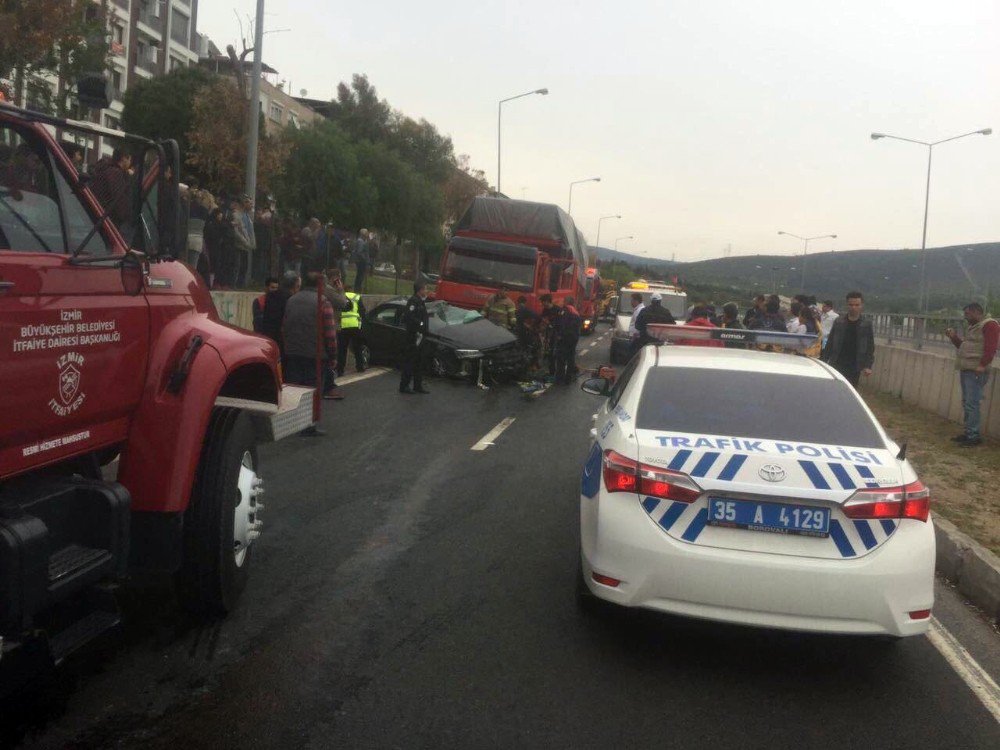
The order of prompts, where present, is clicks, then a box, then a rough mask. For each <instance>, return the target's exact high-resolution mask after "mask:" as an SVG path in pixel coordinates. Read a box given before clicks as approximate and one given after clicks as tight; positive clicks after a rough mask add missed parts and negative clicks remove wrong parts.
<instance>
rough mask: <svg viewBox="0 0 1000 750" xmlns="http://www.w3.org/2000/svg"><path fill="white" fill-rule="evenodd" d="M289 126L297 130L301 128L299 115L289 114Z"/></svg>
mask: <svg viewBox="0 0 1000 750" xmlns="http://www.w3.org/2000/svg"><path fill="white" fill-rule="evenodd" d="M288 124H289V125H291V126H292V127H293V128H297V127H298V126H299V118H298V115H296V114H295V113H294V112H289V113H288Z"/></svg>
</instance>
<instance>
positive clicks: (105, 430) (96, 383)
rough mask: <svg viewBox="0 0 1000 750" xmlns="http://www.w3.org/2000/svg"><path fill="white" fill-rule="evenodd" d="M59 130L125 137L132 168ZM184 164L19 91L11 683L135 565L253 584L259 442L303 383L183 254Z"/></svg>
mask: <svg viewBox="0 0 1000 750" xmlns="http://www.w3.org/2000/svg"><path fill="white" fill-rule="evenodd" d="M54 132H59V133H61V134H63V136H62V137H66V136H65V134H66V133H69V132H73V133H76V134H78V135H79V136H80V137H81V138H82V139H83V140H84V141H85V142H88V143H96V142H97V139H99V138H108V139H114V142H115V144H116V145H115V152H114V156H105V157H104V161H103V164H102V169H105V168H106V169H111V170H115V171H114V172H113V173H105V172H103V171H101V169H93V170H92V171H91V173H90V174H79V173H78V172H77V170H76V168H75V167H74V166H73V164H72V163H71V162H70V161H69V159H68V158H67V157H66V155H65V153H64V151H63V149H62V148H61V147H60V145H59V142H58V141H56V139H55V137H54V135H53V134H54ZM126 153H129V154H131V155H132V157H133V158H132V159H131V164H129V163H128V162H129V159H128V158H125V157H122V158H120V159H118V161H117V162H115V157H117V156H119V155H121V154H126ZM178 169H179V157H178V153H177V149H176V145H175V144H173V143H172V142H166V143H155V142H152V141H149V140H146V139H142V138H136V137H131V136H125V135H124V134H122V133H120V132H117V131H109V130H105V129H103V128H99V127H97V126H94V125H90V124H86V123H74V122H72V121H67V120H58V119H56V118H50V117H47V116H44V115H40V114H37V113H32V112H27V111H24V110H20V109H18V108H15V107H11V106H9V105H5V104H0V414H2V415H3V416H2V417H0V696H3V695H4V694H6V693H7V692H8V691H10V690H13V689H17V686H18V685H19V684H20V683H21V682H23V680H24V679H25V675H26V674H29V675H30V672H31V670H30V669H25V668H23V667H24V664H23V662H24V660H25V658H26V656H25V655H26V654H29V653H30V654H35V655H37V654H39V653H44V654H46V655H47V657H48V658H49V659H51V661H52V662H54V663H56V664H58V663H59V662H60V661H61V660H62V659H63V658H64V657H65V656H67V655H68V654H69V653H71V652H72V651H73V650H75V649H76V648H78V647H80V646H81V645H83V644H84V643H85V642H86V641H87V640H89V639H90V638H91V637H93V636H94V635H96V634H98V633H100V632H102V631H103V630H106V629H107V628H108V627H113V626H114V625H115V624H117V622H118V615H117V608H116V607H115V602H114V597H113V594H112V593H111V592H113V589H114V587H115V586H116V585H117V584H119V583H120V582H121V581H123V580H124V579H126V578H127V577H128V576H129V575H130V574H131V573H133V572H137V571H146V572H154V573H161V574H167V575H168V576H169V577H173V578H174V579H175V580H176V585H177V589H178V594H179V598H180V601H181V602H182V603H183V604H184V605H185V606H188V607H189V608H191V609H193V610H197V611H200V612H203V613H214V614H222V613H225V612H228V611H229V610H231V609H232V608H233V607H234V606H235V605H236V601H237V599H238V597H239V595H240V593H241V591H242V589H243V586H244V585H245V583H246V577H247V571H248V568H249V564H250V558H251V553H252V546H253V542H254V540H255V539H256V538H257V537H258V536H259V534H260V528H261V522H260V518H259V513H260V511H261V510H262V509H263V504H262V503H260V502H259V501H258V498H259V496H260V494H261V492H262V491H263V490H262V479H261V477H260V472H259V467H258V463H257V461H258V458H257V450H256V446H257V444H258V442H260V441H261V440H266V439H270V438H273V437H275V436H276V435H275V432H274V430H273V429H270V428H271V426H272V424H273V418H274V416H275V415H277V414H278V413H279V412H280V410H281V405H282V400H283V398H284V400H285V401H286V402H287V401H288V399H289V398H290V397H292V396H293V395H294V394H290V393H286V392H285V390H284V389H282V386H281V382H280V378H279V372H278V352H277V347H276V345H275V344H274V343H273V342H271V341H270V340H268V339H265V338H263V337H261V336H256V335H252V334H248V333H245V332H243V331H240V330H238V329H235V328H233V327H230V326H228V325H226V324H224V323H222V322H221V321H220V320H219V317H218V315H217V313H216V311H215V307H214V305H213V304H212V300H211V296H210V294H209V291H208V289H207V288H206V287H205V285H204V283H203V282H202V281H201V279H200V278H199V277H198V275H197V274H196V273H194V272H193V271H192V269H190V268H188V267H187V266H185V265H183V264H182V263H180V262H178V261H176V260H175V259H174V257H175V250H176V249H177V248H176V247H175V246H174V245H175V243H177V242H181V241H182V240H183V238H181V237H180V232H179V226H180V225H179V222H178V205H179V200H178V197H179V196H178V186H177V182H176V180H175V179H172V175H176V174H177V173H178ZM99 195H100V196H102V197H103V198H104V200H103V201H102V200H99V199H98V196H99ZM122 206H124V207H125V209H124V211H123V210H122ZM299 395H300V396H301V395H302V394H299ZM300 400H301V399H300ZM296 405H298V404H296ZM286 411H287V409H286ZM277 436H279V437H280V435H277Z"/></svg>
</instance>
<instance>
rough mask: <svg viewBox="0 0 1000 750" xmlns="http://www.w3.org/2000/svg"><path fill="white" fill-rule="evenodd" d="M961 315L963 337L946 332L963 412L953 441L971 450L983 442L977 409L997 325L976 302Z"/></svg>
mask: <svg viewBox="0 0 1000 750" xmlns="http://www.w3.org/2000/svg"><path fill="white" fill-rule="evenodd" d="M964 313H965V322H966V323H968V326H967V327H966V329H965V336H964V337H963V336H959V335H958V333H957V332H956V331H955V330H954V329H953V328H949V329H948V330H947V331H945V333H947V334H948V338H950V339H951V343H952V344H954V345H955V348H956V349H957V350H958V352H957V360H956V362H955V366H956V368H957V369H958V376H959V383H960V384H961V386H962V409H963V411H964V412H965V415H964V416H965V431H964V432H963V433H962V434H961V435H956V436H955V437H954V438H953V440H954V441H955V442H956V443H958V444H959V445H962V446H964V447H967V448H971V447H973V446H976V445H979V444H980V443H982V442H983V439H982V437H981V436H980V434H979V421H980V415H979V407H980V404H981V402H982V400H983V391H984V390H985V389H986V383H987V382H988V381H989V379H990V369H991V368H992V366H993V358H994V357H995V356H996V353H997V342H998V340H1000V323H997V321H995V320H993V318H991V317H990V316H989V315H987V314H986V313H985V312H984V311H983V306H982V305H980V304H979V303H978V302H971V303H970V304H968V305H966V306H965V310H964Z"/></svg>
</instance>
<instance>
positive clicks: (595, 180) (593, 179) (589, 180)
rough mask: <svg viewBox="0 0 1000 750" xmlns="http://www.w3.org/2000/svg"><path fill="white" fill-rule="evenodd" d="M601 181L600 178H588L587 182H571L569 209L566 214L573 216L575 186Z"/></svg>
mask: <svg viewBox="0 0 1000 750" xmlns="http://www.w3.org/2000/svg"><path fill="white" fill-rule="evenodd" d="M600 181H601V178H600V177H588V178H587V179H585V180H577V181H576V182H571V183H570V184H569V207H568V208H567V209H566V213H568V214H570V215H571V216H572V214H573V186H574V185H581V184H583V183H584V182H600Z"/></svg>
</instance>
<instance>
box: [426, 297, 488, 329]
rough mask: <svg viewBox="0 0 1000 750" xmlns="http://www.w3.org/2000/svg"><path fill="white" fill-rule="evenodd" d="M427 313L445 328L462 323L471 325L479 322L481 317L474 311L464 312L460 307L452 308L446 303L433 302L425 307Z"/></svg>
mask: <svg viewBox="0 0 1000 750" xmlns="http://www.w3.org/2000/svg"><path fill="white" fill-rule="evenodd" d="M427 312H428V313H429V314H430V315H432V316H434V317H435V318H437V319H438V320H440V321H441V322H442V323H444V324H445V325H446V326H459V325H462V324H463V323H471V322H472V321H474V320H479V319H480V318H482V317H483V316H482V315H480V314H479V313H478V312H477V311H475V310H464V309H462V308H461V307H452V306H451V305H449V304H448V303H447V302H435V303H434V304H432V305H428V306H427Z"/></svg>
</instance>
